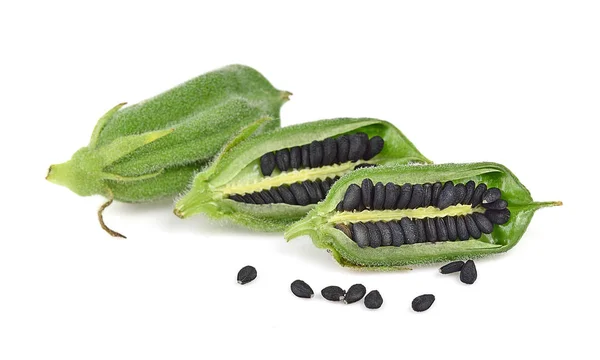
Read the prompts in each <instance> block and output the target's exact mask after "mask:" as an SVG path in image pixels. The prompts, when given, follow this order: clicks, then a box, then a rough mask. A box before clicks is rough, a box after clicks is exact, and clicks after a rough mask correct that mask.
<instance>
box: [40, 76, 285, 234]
mask: <svg viewBox="0 0 600 360" xmlns="http://www.w3.org/2000/svg"><path fill="white" fill-rule="evenodd" d="M289 95H290V93H288V92H286V91H279V90H277V89H275V88H274V87H273V86H272V85H271V84H270V83H269V82H268V81H267V79H265V78H264V77H263V76H262V75H261V74H260V73H259V72H257V71H256V70H254V69H252V68H250V67H247V66H242V65H231V66H227V67H224V68H221V69H218V70H215V71H212V72H209V73H206V74H204V75H201V76H198V77H196V78H194V79H192V80H189V81H187V82H185V83H183V84H181V85H179V86H177V87H175V88H173V89H171V90H168V91H166V92H164V93H162V94H160V95H158V96H156V97H153V98H151V99H148V100H145V101H142V102H140V103H138V104H135V105H132V106H128V107H124V108H122V107H123V106H124V105H125V104H124V103H123V104H119V105H117V106H116V107H114V108H113V109H111V110H110V111H109V112H108V113H106V114H105V115H104V116H103V117H102V118H101V119H100V120H99V121H98V123H97V124H96V127H95V129H94V131H93V133H92V137H91V140H90V142H89V144H88V146H86V147H83V148H81V149H79V150H78V151H77V152H75V154H74V155H73V157H72V158H71V160H69V161H67V162H65V163H62V164H58V165H52V166H51V167H50V169H49V171H48V176H47V177H46V178H47V179H48V180H49V181H51V182H54V183H56V184H59V185H64V186H66V187H68V188H69V189H71V190H72V191H73V192H75V193H76V194H78V195H81V196H89V195H96V194H98V195H103V196H105V197H106V198H108V201H107V202H106V203H105V204H103V205H102V207H101V208H100V210H99V212H98V217H99V220H100V223H101V225H102V227H103V228H104V229H105V230H106V231H108V232H109V233H110V234H111V235H113V236H122V235H121V234H119V233H117V232H114V231H112V230H110V229H108V228H107V227H106V225H104V222H103V221H102V211H103V210H104V208H106V206H108V205H110V203H111V202H112V200H113V199H115V200H119V201H124V202H148V201H153V200H156V199H159V198H163V197H172V196H175V195H176V194H179V193H181V192H182V191H183V190H184V189H185V187H186V186H187V185H188V184H189V182H190V181H191V178H192V176H193V174H194V172H196V171H198V170H199V169H201V168H202V167H203V166H205V164H206V163H207V162H208V161H209V160H210V159H211V158H212V157H213V156H214V155H215V154H216V153H217V152H218V151H219V150H220V149H221V147H222V146H223V144H224V143H225V142H226V141H228V140H229V139H230V138H231V137H232V136H234V135H235V134H236V133H237V132H238V131H239V130H240V129H241V128H242V127H244V126H246V125H248V124H250V123H253V122H254V121H256V120H257V119H259V118H261V117H264V116H268V117H270V118H271V119H272V120H273V121H268V122H264V124H263V125H264V126H263V127H262V128H260V129H256V130H257V131H258V132H260V131H264V130H269V129H272V128H276V127H279V109H280V107H281V105H283V103H284V102H285V101H287V99H288V96H289Z"/></svg>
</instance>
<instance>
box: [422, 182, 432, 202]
mask: <svg viewBox="0 0 600 360" xmlns="http://www.w3.org/2000/svg"><path fill="white" fill-rule="evenodd" d="M431 195H432V185H431V184H430V183H426V184H423V203H422V204H421V206H422V207H428V206H429V205H431Z"/></svg>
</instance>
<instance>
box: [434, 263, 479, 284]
mask: <svg viewBox="0 0 600 360" xmlns="http://www.w3.org/2000/svg"><path fill="white" fill-rule="evenodd" d="M458 271H460V281H462V282H463V283H465V284H469V285H471V284H473V283H474V282H475V280H477V268H476V267H475V262H473V260H467V262H464V261H453V262H451V263H449V264H446V265H444V266H442V267H441V268H440V272H441V273H442V274H451V273H455V272H458Z"/></svg>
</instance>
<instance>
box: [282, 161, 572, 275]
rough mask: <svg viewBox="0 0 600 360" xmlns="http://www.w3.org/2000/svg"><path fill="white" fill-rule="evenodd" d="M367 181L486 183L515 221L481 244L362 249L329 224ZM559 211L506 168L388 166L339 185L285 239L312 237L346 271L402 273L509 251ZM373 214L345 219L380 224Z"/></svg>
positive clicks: (361, 172)
mask: <svg viewBox="0 0 600 360" xmlns="http://www.w3.org/2000/svg"><path fill="white" fill-rule="evenodd" d="M366 178H369V179H371V180H372V181H373V182H382V183H384V184H385V183H387V182H393V183H396V184H404V183H411V184H423V183H427V182H429V183H434V182H436V181H440V182H442V183H443V182H445V181H454V182H461V183H464V182H467V181H469V180H473V181H475V183H481V182H484V183H486V184H487V185H488V187H497V188H499V189H500V190H501V191H502V194H503V196H502V198H503V199H505V200H507V201H508V208H509V210H510V212H511V217H510V220H509V221H508V223H506V224H504V225H497V226H495V227H494V231H493V232H492V233H491V234H489V235H488V234H482V237H481V238H480V239H479V240H474V239H471V240H467V241H445V242H437V243H417V244H412V245H402V246H400V247H394V246H382V247H379V248H360V247H359V246H358V245H356V243H355V242H354V241H352V240H351V239H349V238H348V237H347V236H346V235H344V234H343V233H342V232H341V231H339V230H337V229H335V228H334V224H333V223H332V222H331V221H330V220H331V219H332V217H333V216H334V215H336V210H335V208H336V205H337V204H338V203H339V202H340V201H342V199H343V197H344V194H345V192H346V189H347V188H348V186H350V185H351V184H357V185H359V186H360V184H361V182H362V180H363V179H366ZM557 205H562V203H561V202H559V201H557V202H534V201H533V199H532V197H531V195H530V193H529V190H527V188H525V186H523V184H521V182H519V180H518V179H517V177H516V176H515V175H514V174H513V173H512V172H510V170H508V169H507V168H506V167H504V166H503V165H500V164H496V163H489V162H488V163H471V164H441V165H422V166H418V165H416V166H415V165H412V166H411V165H405V166H385V167H378V168H368V169H360V170H356V171H354V172H352V173H350V174H348V175H346V176H345V177H343V178H342V179H340V180H339V181H337V182H336V183H335V184H334V185H333V187H332V188H331V190H330V191H329V193H328V195H327V198H326V199H325V200H324V201H322V202H321V203H319V204H318V205H317V206H316V207H315V208H314V209H312V210H311V211H310V212H309V213H308V214H307V215H306V217H304V218H303V219H302V220H300V221H298V222H296V223H295V224H293V225H292V226H290V227H289V228H288V229H287V230H286V232H285V234H284V236H285V238H286V240H288V241H289V240H291V239H293V238H296V237H298V236H301V235H309V236H310V237H311V238H312V241H313V243H314V244H315V245H316V246H317V247H319V248H324V249H328V250H329V251H330V252H331V254H332V255H333V257H334V259H335V260H336V261H338V263H340V264H341V265H343V266H349V267H355V268H360V269H372V270H390V269H395V268H398V269H403V267H404V266H406V265H418V264H427V263H435V262H443V261H453V260H460V259H472V258H475V257H481V256H486V255H490V254H496V253H501V252H505V251H508V250H510V249H511V248H512V247H514V246H515V245H516V244H517V243H518V242H519V240H520V239H521V237H522V236H523V234H524V233H525V230H526V229H527V226H528V225H529V222H530V221H531V218H532V217H533V214H534V212H535V211H536V210H538V209H540V208H543V207H547V206H557ZM393 212H394V210H390V211H387V213H389V214H388V216H387V217H388V219H386V220H389V217H390V215H393ZM370 213H371V214H369V211H363V212H354V213H349V214H348V215H347V216H346V217H347V218H352V217H355V218H356V219H357V220H358V219H359V218H360V221H377V220H378V219H379V218H378V216H379V215H381V214H382V213H383V212H379V215H378V212H375V211H371V212H370ZM337 214H339V213H337ZM338 216H339V215H338ZM369 217H371V218H370V219H369ZM397 220H399V218H398V219H397Z"/></svg>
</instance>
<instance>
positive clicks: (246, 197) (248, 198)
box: [242, 194, 256, 204]
mask: <svg viewBox="0 0 600 360" xmlns="http://www.w3.org/2000/svg"><path fill="white" fill-rule="evenodd" d="M242 198H243V199H244V202H246V203H248V204H256V203H255V202H254V199H253V198H252V195H251V194H244V195H242Z"/></svg>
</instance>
